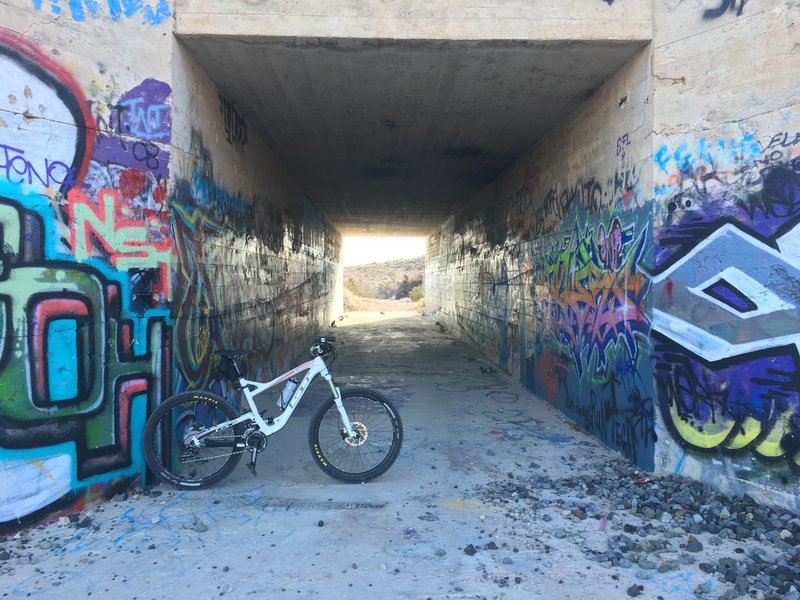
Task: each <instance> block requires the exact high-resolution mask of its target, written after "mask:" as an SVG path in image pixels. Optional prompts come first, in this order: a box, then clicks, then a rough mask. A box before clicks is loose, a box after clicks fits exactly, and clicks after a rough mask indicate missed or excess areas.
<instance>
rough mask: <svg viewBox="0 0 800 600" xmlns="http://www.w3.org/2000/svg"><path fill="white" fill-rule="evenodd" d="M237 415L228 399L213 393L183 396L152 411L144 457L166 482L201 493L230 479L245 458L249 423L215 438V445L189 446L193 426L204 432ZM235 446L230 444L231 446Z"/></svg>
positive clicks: (223, 431)
mask: <svg viewBox="0 0 800 600" xmlns="http://www.w3.org/2000/svg"><path fill="white" fill-rule="evenodd" d="M237 416H238V414H237V412H236V410H235V409H234V408H233V407H232V406H231V405H230V404H228V403H227V402H226V401H225V400H224V399H223V398H221V397H220V396H217V395H216V394H212V393H211V392H205V391H202V392H182V393H180V394H176V395H175V396H171V397H170V398H168V399H167V400H165V401H164V402H163V403H162V404H161V405H159V406H158V408H156V410H155V411H153V414H152V415H150V418H149V419H147V423H146V424H145V427H144V439H143V446H144V458H145V461H146V462H147V466H148V467H150V470H151V471H152V472H153V473H154V474H155V475H156V477H158V478H159V479H160V480H161V481H164V482H166V483H170V484H172V485H175V486H177V487H179V488H183V489H192V490H199V489H203V488H205V487H208V486H210V485H212V484H213V483H216V482H217V481H219V480H220V479H222V478H223V477H225V476H227V475H228V474H229V473H230V472H231V471H233V469H235V468H236V465H237V464H239V461H240V460H241V458H242V452H243V450H244V449H243V448H237V447H236V444H237V443H239V444H240V443H241V442H242V441H243V436H242V434H243V433H244V429H245V425H244V423H239V424H237V425H234V426H233V427H231V428H228V429H223V430H221V431H220V432H218V433H219V435H215V436H210V438H209V439H210V440H211V441H212V442H216V444H219V445H215V446H211V447H209V446H203V447H200V448H194V447H187V446H184V443H183V439H184V435H185V434H186V432H187V430H188V428H191V427H195V428H196V429H198V430H199V429H201V428H203V427H210V426H213V425H217V424H219V423H222V422H224V421H230V420H231V419H235V418H236V417H237ZM228 444H230V445H228ZM217 459H219V460H217Z"/></svg>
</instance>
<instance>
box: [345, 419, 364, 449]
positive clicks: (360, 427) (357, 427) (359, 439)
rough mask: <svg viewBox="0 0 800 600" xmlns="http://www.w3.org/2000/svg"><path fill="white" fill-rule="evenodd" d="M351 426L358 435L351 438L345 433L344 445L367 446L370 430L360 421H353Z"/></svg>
mask: <svg viewBox="0 0 800 600" xmlns="http://www.w3.org/2000/svg"><path fill="white" fill-rule="evenodd" d="M350 426H351V427H352V428H353V431H355V432H356V435H354V436H353V437H350V436H349V435H347V433H346V432H345V433H344V434H343V437H344V443H345V444H347V445H348V446H353V447H357V446H361V445H363V444H366V443H367V438H368V437H369V430H368V429H367V426H366V425H364V424H363V423H361V422H360V421H353V422H352V423H350Z"/></svg>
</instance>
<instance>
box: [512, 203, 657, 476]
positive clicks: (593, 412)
mask: <svg viewBox="0 0 800 600" xmlns="http://www.w3.org/2000/svg"><path fill="white" fill-rule="evenodd" d="M589 214H590V213H586V212H585V211H577V212H573V215H572V220H571V223H572V226H571V228H569V229H567V230H565V231H562V232H560V233H557V234H553V235H550V236H547V237H545V238H542V239H541V240H540V241H539V242H537V244H536V245H535V248H536V249H535V251H534V252H533V257H534V260H533V262H532V264H533V265H535V266H534V272H533V273H532V281H531V292H530V293H531V297H532V298H533V306H534V308H535V325H534V329H533V332H535V333H534V334H533V339H534V343H533V345H532V347H531V348H530V349H529V350H528V351H527V353H526V364H527V366H526V370H525V371H526V378H525V382H526V385H527V386H528V387H530V388H531V390H532V391H534V392H535V393H536V394H538V395H540V396H541V397H543V398H545V399H546V400H547V401H548V402H549V403H551V404H552V405H554V406H556V407H557V408H559V409H560V410H562V411H563V412H564V413H565V414H566V415H567V416H569V417H570V418H572V419H573V420H574V421H575V422H576V423H577V424H578V425H579V426H581V427H583V428H585V429H586V430H587V431H588V432H589V433H591V434H592V435H594V436H596V437H598V438H599V439H601V440H602V441H603V442H605V443H606V444H607V445H608V446H609V447H611V448H615V449H617V450H619V451H620V452H622V453H623V454H624V455H625V456H628V457H629V458H631V459H632V460H633V461H634V462H636V463H637V464H639V465H640V466H642V467H644V468H652V466H653V452H654V447H655V442H656V435H655V405H654V401H653V392H652V383H651V382H650V375H649V374H650V367H649V364H648V361H649V344H648V339H649V334H650V326H651V324H650V319H649V317H648V315H647V302H648V300H647V298H648V295H649V291H650V284H649V282H648V280H647V278H646V277H645V276H644V275H643V274H642V273H640V272H639V270H638V266H639V264H640V262H641V261H642V260H643V257H644V255H645V253H646V249H647V242H648V230H649V224H648V223H649V221H648V218H647V217H646V216H645V215H644V213H640V214H637V213H635V212H633V213H614V214H615V215H617V216H611V215H610V214H607V215H608V216H606V217H600V216H597V215H592V216H589ZM623 215H624V217H623ZM623 219H624V220H623ZM568 222H569V221H568Z"/></svg>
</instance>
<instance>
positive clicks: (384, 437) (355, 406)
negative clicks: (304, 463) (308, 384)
mask: <svg viewBox="0 0 800 600" xmlns="http://www.w3.org/2000/svg"><path fill="white" fill-rule="evenodd" d="M342 403H343V404H344V408H345V411H346V412H347V416H348V418H349V419H350V422H351V424H352V426H353V429H354V430H355V431H356V436H354V437H352V438H350V437H348V435H347V433H346V431H345V428H344V423H343V422H342V419H341V416H340V414H339V410H338V409H337V408H336V403H335V402H334V400H333V398H331V399H329V400H328V401H326V402H325V403H324V404H323V405H322V406H321V407H320V408H319V410H318V411H317V413H316V414H315V415H314V417H313V418H312V419H311V423H310V425H309V429H308V443H309V446H310V447H311V455H312V456H313V457H314V461H315V462H316V463H317V465H318V466H319V468H320V469H322V470H323V471H325V473H327V474H328V475H330V476H331V477H333V478H335V479H339V480H341V481H346V482H348V483H363V482H365V481H369V480H370V479H374V478H376V477H379V476H380V475H383V474H384V473H385V472H386V471H387V470H388V469H389V467H391V466H392V464H394V461H395V460H397V456H398V454H399V453H400V447H401V446H402V444H403V423H402V421H401V420H400V415H399V414H398V413H397V410H396V409H395V408H394V406H392V403H391V402H389V400H387V399H386V398H385V397H384V396H382V395H381V394H379V393H378V392H376V391H374V390H370V389H366V388H350V389H347V390H342Z"/></svg>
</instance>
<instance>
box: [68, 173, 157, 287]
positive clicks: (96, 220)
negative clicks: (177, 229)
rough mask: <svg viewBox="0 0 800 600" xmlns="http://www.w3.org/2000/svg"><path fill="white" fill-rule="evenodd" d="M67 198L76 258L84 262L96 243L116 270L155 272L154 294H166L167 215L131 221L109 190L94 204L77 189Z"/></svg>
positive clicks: (148, 213) (147, 214)
mask: <svg viewBox="0 0 800 600" xmlns="http://www.w3.org/2000/svg"><path fill="white" fill-rule="evenodd" d="M67 199H68V201H69V202H68V204H67V212H68V214H69V217H70V221H71V222H72V240H71V241H72V249H73V252H74V253H75V258H76V259H78V260H79V261H81V262H83V261H86V260H88V259H89V258H90V257H91V256H92V255H94V254H95V253H96V251H97V250H96V249H95V244H99V245H100V247H101V248H102V250H103V254H104V255H105V256H107V257H108V260H109V261H110V262H111V264H113V265H114V266H115V267H116V268H117V269H118V270H127V269H133V268H136V269H141V268H142V267H145V268H153V269H159V270H160V272H161V284H160V286H159V288H160V289H157V290H155V293H156V294H163V295H165V296H168V295H169V291H170V290H169V281H170V278H169V263H170V260H171V257H172V240H171V237H170V236H169V234H168V232H169V229H170V225H169V217H168V215H166V214H159V213H156V212H155V211H146V212H145V214H144V219H143V220H137V219H131V218H130V216H129V215H127V214H125V209H124V207H123V203H122V200H121V198H120V195H119V193H118V192H117V191H116V190H113V189H103V190H100V192H99V193H98V195H97V204H96V205H95V204H94V203H93V202H91V201H90V200H89V199H88V198H87V197H86V195H85V194H84V193H83V191H81V190H79V189H78V188H73V189H72V190H70V191H69V192H68V194H67Z"/></svg>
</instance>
